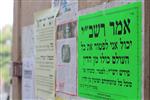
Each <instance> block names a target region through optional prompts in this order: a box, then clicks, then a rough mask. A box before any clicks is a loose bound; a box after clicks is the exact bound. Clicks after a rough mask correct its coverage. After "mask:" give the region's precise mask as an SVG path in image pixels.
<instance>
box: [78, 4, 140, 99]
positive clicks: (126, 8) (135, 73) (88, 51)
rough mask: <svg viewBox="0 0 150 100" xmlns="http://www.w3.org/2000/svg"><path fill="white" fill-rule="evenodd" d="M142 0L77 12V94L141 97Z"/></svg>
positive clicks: (85, 95)
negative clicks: (108, 7) (85, 13)
mask: <svg viewBox="0 0 150 100" xmlns="http://www.w3.org/2000/svg"><path fill="white" fill-rule="evenodd" d="M141 6H142V3H141V2H138V3H137V2H136V3H131V4H127V5H123V6H120V7H116V8H112V9H108V10H103V11H98V12H95V13H92V14H87V15H83V16H79V18H78V20H79V23H78V94H79V96H80V97H85V98H89V99H93V100H140V99H141V94H142V93H141V91H142V87H141V81H142V78H141V77H142V76H141V72H142V49H141V48H142V10H141V9H142V7H141Z"/></svg>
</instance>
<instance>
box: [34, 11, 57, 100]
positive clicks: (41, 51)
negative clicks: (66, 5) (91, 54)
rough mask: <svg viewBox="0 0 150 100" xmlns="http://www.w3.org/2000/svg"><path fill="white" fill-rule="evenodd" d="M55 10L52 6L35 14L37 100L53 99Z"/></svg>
mask: <svg viewBox="0 0 150 100" xmlns="http://www.w3.org/2000/svg"><path fill="white" fill-rule="evenodd" d="M57 12H58V9H57V8H52V9H48V10H44V11H41V12H37V13H36V14H35V45H36V48H35V49H36V59H35V60H36V67H35V96H36V98H37V99H38V100H54V97H55V62H56V52H55V51H56V49H55V48H56V46H55V45H56V44H55V38H56V37H55V31H56V30H55V29H56V27H55V18H56V15H57Z"/></svg>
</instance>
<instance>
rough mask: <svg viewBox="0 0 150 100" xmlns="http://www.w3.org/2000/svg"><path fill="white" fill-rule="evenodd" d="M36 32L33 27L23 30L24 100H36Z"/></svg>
mask: <svg viewBox="0 0 150 100" xmlns="http://www.w3.org/2000/svg"><path fill="white" fill-rule="evenodd" d="M34 57H35V50H34V32H33V26H32V25H30V26H26V27H23V29H22V63H23V65H22V100H33V99H34V64H35V62H34Z"/></svg>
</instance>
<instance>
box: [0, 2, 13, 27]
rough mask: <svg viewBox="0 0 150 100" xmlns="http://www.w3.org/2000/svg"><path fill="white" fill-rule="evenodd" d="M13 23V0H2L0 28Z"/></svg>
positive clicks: (0, 4) (0, 5)
mask: <svg viewBox="0 0 150 100" xmlns="http://www.w3.org/2000/svg"><path fill="white" fill-rule="evenodd" d="M12 23H13V0H2V1H1V3H0V29H2V27H3V26H5V25H6V24H11V25H12Z"/></svg>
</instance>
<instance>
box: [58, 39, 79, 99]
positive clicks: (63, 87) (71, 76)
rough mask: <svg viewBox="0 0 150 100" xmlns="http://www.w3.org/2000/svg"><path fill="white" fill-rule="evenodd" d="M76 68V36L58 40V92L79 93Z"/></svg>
mask: <svg viewBox="0 0 150 100" xmlns="http://www.w3.org/2000/svg"><path fill="white" fill-rule="evenodd" d="M76 69H77V67H76V38H68V39H61V40H57V70H56V71H57V72H56V73H57V74H56V75H57V77H56V91H57V92H61V93H66V94H69V95H73V96H75V95H76V94H77V89H76V88H77V87H76V86H77V84H76V83H77V81H76V78H77V76H76V73H77V72H76Z"/></svg>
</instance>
